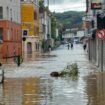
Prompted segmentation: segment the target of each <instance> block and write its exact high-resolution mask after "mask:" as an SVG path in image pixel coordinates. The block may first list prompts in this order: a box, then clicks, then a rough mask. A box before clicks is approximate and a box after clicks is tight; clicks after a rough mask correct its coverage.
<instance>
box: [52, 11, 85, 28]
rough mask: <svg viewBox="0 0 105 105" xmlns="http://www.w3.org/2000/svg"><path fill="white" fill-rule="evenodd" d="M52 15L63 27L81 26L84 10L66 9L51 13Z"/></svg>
mask: <svg viewBox="0 0 105 105" xmlns="http://www.w3.org/2000/svg"><path fill="white" fill-rule="evenodd" d="M53 15H54V16H55V17H56V18H57V20H59V22H60V23H62V24H63V26H65V28H73V27H80V28H81V26H82V17H83V15H84V12H77V11H67V12H63V13H55V12H54V13H53Z"/></svg>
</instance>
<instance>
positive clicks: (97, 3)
mask: <svg viewBox="0 0 105 105" xmlns="http://www.w3.org/2000/svg"><path fill="white" fill-rule="evenodd" d="M91 9H102V2H101V0H91Z"/></svg>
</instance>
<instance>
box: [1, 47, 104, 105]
mask: <svg viewBox="0 0 105 105" xmlns="http://www.w3.org/2000/svg"><path fill="white" fill-rule="evenodd" d="M74 62H76V63H77V64H78V67H79V75H78V77H76V78H73V77H63V78H61V77H59V78H53V77H50V73H51V72H52V71H61V70H62V69H63V68H64V67H65V66H66V65H67V64H72V63H74ZM4 69H5V81H4V84H3V85H0V105H105V74H104V73H100V72H98V70H97V69H96V67H95V66H94V65H92V64H91V63H89V61H88V57H87V53H86V51H85V52H84V51H83V48H82V45H74V48H73V49H69V50H68V49H67V47H66V46H64V45H62V46H60V47H59V48H58V49H56V50H54V51H52V52H51V53H50V54H45V55H44V56H39V57H37V58H36V59H35V60H33V61H28V62H24V63H23V64H22V65H21V67H17V66H16V65H5V66H4Z"/></svg>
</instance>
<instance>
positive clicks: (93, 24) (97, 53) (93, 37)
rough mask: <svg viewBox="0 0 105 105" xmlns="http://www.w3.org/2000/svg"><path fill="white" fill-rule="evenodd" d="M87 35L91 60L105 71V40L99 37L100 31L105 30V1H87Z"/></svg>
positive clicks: (100, 69)
mask: <svg viewBox="0 0 105 105" xmlns="http://www.w3.org/2000/svg"><path fill="white" fill-rule="evenodd" d="M86 4H87V10H86V17H85V34H86V35H87V36H89V39H88V56H89V60H90V61H91V62H92V63H94V64H95V65H96V66H97V67H98V69H99V71H103V70H105V59H104V58H105V39H99V38H98V37H97V31H98V30H104V29H105V25H104V23H105V11H104V9H105V5H104V4H105V0H101V1H100V0H98V1H97V2H96V1H95V0H86ZM99 17H101V18H99Z"/></svg>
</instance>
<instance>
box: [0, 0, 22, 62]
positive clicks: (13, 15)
mask: <svg viewBox="0 0 105 105" xmlns="http://www.w3.org/2000/svg"><path fill="white" fill-rule="evenodd" d="M20 17H21V16H20V0H15V1H14V0H0V59H2V62H5V61H6V62H7V61H9V62H10V61H11V62H12V61H13V59H14V56H21V55H22V43H21V39H22V38H21V26H20V22H21V19H20Z"/></svg>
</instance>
